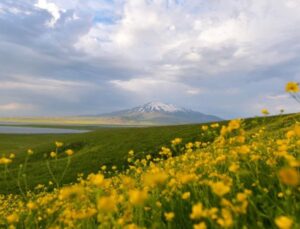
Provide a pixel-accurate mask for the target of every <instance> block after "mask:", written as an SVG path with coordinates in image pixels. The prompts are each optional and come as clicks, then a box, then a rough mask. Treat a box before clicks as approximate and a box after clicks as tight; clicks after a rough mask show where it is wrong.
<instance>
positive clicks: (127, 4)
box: [0, 0, 300, 118]
mask: <svg viewBox="0 0 300 229" xmlns="http://www.w3.org/2000/svg"><path fill="white" fill-rule="evenodd" d="M287 81H300V0H276V1H275V0H226V1H224V0H1V1H0V116H18V115H19V116H20V115H48V116H51V115H74V114H97V113H103V112H109V111H113V110H118V109H123V108H128V107H132V106H136V105H140V104H143V103H146V102H149V101H162V102H167V103H173V104H176V105H179V106H183V107H186V108H191V109H194V110H198V111H201V112H204V113H209V114H215V115H219V116H221V117H224V118H232V117H245V116H252V115H258V114H260V110H261V109H262V108H267V109H269V110H270V111H271V112H272V113H278V111H279V109H285V110H286V112H295V111H299V108H300V105H299V104H297V103H296V102H295V101H293V100H292V99H291V98H290V97H289V96H288V95H286V94H285V92H284V85H285V83H286V82H287Z"/></svg>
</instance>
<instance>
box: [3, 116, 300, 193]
mask: <svg viewBox="0 0 300 229" xmlns="http://www.w3.org/2000/svg"><path fill="white" fill-rule="evenodd" d="M295 119H299V115H287V116H274V117H267V118H252V119H247V120H246V121H245V128H246V129H248V130H249V131H255V129H256V128H259V127H260V125H261V124H262V123H266V124H267V127H268V129H269V130H271V131H272V133H273V132H275V131H277V130H278V129H279V128H282V127H284V126H285V125H290V122H291V121H292V120H295ZM223 123H225V122H223ZM272 133H270V134H272ZM215 136H217V133H213V132H211V133H210V134H207V133H206V135H205V136H203V131H202V132H201V128H200V125H179V126H164V127H144V128H100V129H96V130H93V131H92V132H90V133H84V134H66V135H55V134H52V135H6V134H2V135H0V152H1V153H2V154H5V155H9V154H10V153H15V155H16V158H15V159H14V163H12V164H11V165H9V172H10V173H9V177H8V179H7V180H4V178H3V176H0V190H1V193H11V192H13V193H18V192H19V188H18V182H17V179H16V177H18V173H19V172H20V168H19V166H20V164H23V165H24V164H25V161H26V158H27V157H28V162H27V166H26V171H27V172H26V176H27V179H26V180H27V182H26V187H27V188H28V189H32V188H34V187H35V186H36V185H38V184H47V183H48V181H49V180H52V178H51V175H50V174H49V169H48V168H47V165H46V162H47V161H49V163H50V166H51V165H55V166H52V167H55V168H53V173H54V175H57V176H58V177H59V176H60V174H62V173H63V171H64V169H65V166H66V163H67V160H68V159H67V158H68V157H67V156H66V155H65V154H64V153H63V152H64V151H65V150H67V149H72V150H74V151H75V154H74V155H73V157H72V161H71V164H70V167H69V168H68V170H67V171H66V174H65V176H64V178H63V180H62V181H61V184H65V183H70V182H73V181H76V178H77V175H78V174H79V173H83V174H85V175H86V174H89V173H91V172H97V171H98V170H99V169H100V167H101V166H102V165H106V166H107V167H108V168H110V167H112V166H113V165H115V166H117V167H118V169H119V170H123V169H124V168H126V166H127V161H126V160H127V153H128V151H129V150H134V151H136V152H137V154H138V155H141V156H142V155H146V154H155V153H157V152H158V151H159V150H160V148H161V147H162V146H168V145H170V141H171V140H172V139H174V138H175V137H179V138H183V141H184V142H186V143H187V142H190V141H196V140H198V141H205V142H206V141H212V140H213V139H214V137H215ZM55 141H59V142H63V143H64V145H63V147H61V148H59V149H58V151H59V152H58V159H57V160H55V162H54V161H53V159H51V157H50V152H52V151H54V150H55V148H56V146H55V144H54V143H55ZM28 149H32V150H33V152H34V153H33V155H31V156H28V154H27V150H28ZM51 163H52V164H51ZM53 163H54V164H53ZM0 174H1V173H0ZM19 185H20V184H19ZM21 185H22V186H25V183H22V184H21Z"/></svg>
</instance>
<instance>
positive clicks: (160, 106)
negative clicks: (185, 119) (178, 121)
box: [132, 102, 185, 113]
mask: <svg viewBox="0 0 300 229" xmlns="http://www.w3.org/2000/svg"><path fill="white" fill-rule="evenodd" d="M132 110H135V111H138V112H142V113H147V112H170V113H171V112H179V111H182V112H185V109H183V108H180V107H176V106H175V105H173V104H166V103H162V102H150V103H146V104H145V105H142V106H138V107H136V108H133V109H132Z"/></svg>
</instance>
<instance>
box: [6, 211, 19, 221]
mask: <svg viewBox="0 0 300 229" xmlns="http://www.w3.org/2000/svg"><path fill="white" fill-rule="evenodd" d="M6 220H7V223H8V224H13V223H17V222H18V221H19V216H18V215H17V214H16V213H12V214H10V215H8V216H7V217H6Z"/></svg>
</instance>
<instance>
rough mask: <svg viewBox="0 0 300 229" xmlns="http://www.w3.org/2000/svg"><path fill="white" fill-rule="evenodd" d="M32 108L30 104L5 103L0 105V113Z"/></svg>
mask: <svg viewBox="0 0 300 229" xmlns="http://www.w3.org/2000/svg"><path fill="white" fill-rule="evenodd" d="M32 109H34V106H33V105H31V104H22V103H7V104H0V111H4V112H6V111H18V110H32Z"/></svg>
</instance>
